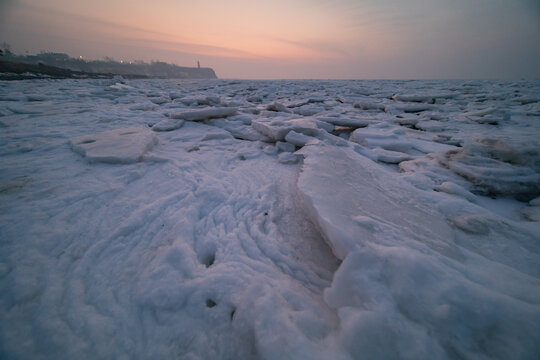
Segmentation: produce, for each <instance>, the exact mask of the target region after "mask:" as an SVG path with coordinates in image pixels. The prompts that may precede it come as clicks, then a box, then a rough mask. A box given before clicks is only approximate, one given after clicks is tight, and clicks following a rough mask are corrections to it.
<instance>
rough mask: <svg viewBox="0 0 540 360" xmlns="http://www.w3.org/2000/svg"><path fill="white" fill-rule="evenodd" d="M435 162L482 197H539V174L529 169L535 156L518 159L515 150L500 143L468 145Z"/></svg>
mask: <svg viewBox="0 0 540 360" xmlns="http://www.w3.org/2000/svg"><path fill="white" fill-rule="evenodd" d="M439 161H440V162H441V164H442V165H444V166H446V167H448V168H449V169H450V170H452V171H454V172H455V173H456V174H458V175H460V176H463V177H464V178H466V179H467V180H469V181H470V182H472V183H473V184H474V185H475V190H476V191H479V192H483V193H485V194H490V195H499V194H503V195H513V196H517V197H524V198H529V199H530V198H531V197H535V196H538V195H539V194H540V173H538V171H536V170H535V169H534V168H531V167H529V166H534V165H535V164H536V160H535V156H532V158H528V157H527V156H526V155H524V156H519V153H518V152H516V150H515V149H513V148H510V147H509V146H506V145H505V144H504V143H502V142H500V141H493V140H486V139H483V140H480V141H472V142H468V143H466V144H465V148H464V149H457V150H450V151H448V152H446V154H444V155H442V156H439ZM516 163H517V164H516Z"/></svg>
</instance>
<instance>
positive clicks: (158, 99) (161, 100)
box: [150, 96, 171, 105]
mask: <svg viewBox="0 0 540 360" xmlns="http://www.w3.org/2000/svg"><path fill="white" fill-rule="evenodd" d="M150 101H151V102H153V103H154V104H156V105H163V104H166V103H168V102H170V101H171V99H169V98H167V97H165V96H160V97H156V98H152V99H150Z"/></svg>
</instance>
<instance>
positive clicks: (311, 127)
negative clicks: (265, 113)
mask: <svg viewBox="0 0 540 360" xmlns="http://www.w3.org/2000/svg"><path fill="white" fill-rule="evenodd" d="M251 126H253V128H254V129H255V130H257V131H258V132H260V133H261V134H263V135H265V136H267V137H269V138H271V139H272V140H273V141H280V140H283V139H285V136H286V135H287V134H288V133H289V131H291V130H294V131H296V132H298V133H302V134H305V135H309V136H316V135H318V134H319V133H320V131H321V130H320V129H321V128H322V129H329V126H330V128H332V129H333V126H332V125H330V124H328V123H324V122H322V121H317V120H314V119H311V118H300V119H292V120H285V119H276V120H271V121H267V120H253V121H252V122H251ZM330 131H331V130H330Z"/></svg>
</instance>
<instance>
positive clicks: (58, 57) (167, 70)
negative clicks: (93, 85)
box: [0, 51, 217, 79]
mask: <svg viewBox="0 0 540 360" xmlns="http://www.w3.org/2000/svg"><path fill="white" fill-rule="evenodd" d="M0 61H9V62H16V63H24V64H34V65H45V66H54V67H58V68H61V69H68V70H72V71H81V72H85V73H100V74H114V75H123V76H135V77H149V78H170V79H217V76H216V73H215V72H214V70H213V69H212V68H201V64H200V62H199V61H197V67H196V68H195V67H185V66H178V65H174V64H168V63H166V62H162V61H152V62H151V63H146V62H143V61H129V62H128V61H120V62H118V61H116V60H114V59H112V58H109V57H106V58H104V59H103V60H93V61H86V60H83V59H82V57H79V58H72V57H70V56H69V55H67V54H64V53H53V52H43V53H41V54H37V55H24V56H23V55H15V54H13V53H11V52H9V53H7V52H6V51H3V56H1V57H0Z"/></svg>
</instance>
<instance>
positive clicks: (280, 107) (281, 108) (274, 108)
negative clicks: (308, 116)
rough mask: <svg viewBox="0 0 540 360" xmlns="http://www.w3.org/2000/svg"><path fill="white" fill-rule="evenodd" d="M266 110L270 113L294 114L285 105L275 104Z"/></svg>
mask: <svg viewBox="0 0 540 360" xmlns="http://www.w3.org/2000/svg"><path fill="white" fill-rule="evenodd" d="M266 110H269V111H277V112H285V113H292V111H291V109H289V108H288V107H286V106H285V105H283V104H281V103H278V102H274V103H272V104H270V105H268V106H267V107H266Z"/></svg>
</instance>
